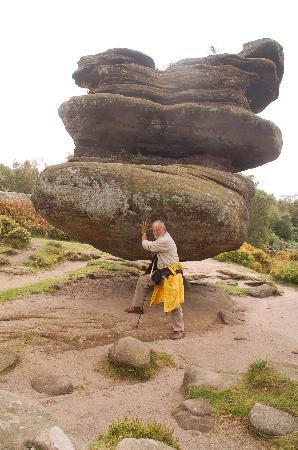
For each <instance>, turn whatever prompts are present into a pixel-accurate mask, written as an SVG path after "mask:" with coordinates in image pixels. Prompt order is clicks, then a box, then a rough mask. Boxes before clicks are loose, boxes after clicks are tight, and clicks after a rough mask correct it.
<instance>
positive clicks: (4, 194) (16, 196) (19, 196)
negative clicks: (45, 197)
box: [0, 191, 32, 204]
mask: <svg viewBox="0 0 298 450" xmlns="http://www.w3.org/2000/svg"><path fill="white" fill-rule="evenodd" d="M30 197H31V196H30V195H29V194H24V193H22V192H8V191H0V200H19V201H21V202H25V203H29V204H31V203H32V202H31V199H30Z"/></svg>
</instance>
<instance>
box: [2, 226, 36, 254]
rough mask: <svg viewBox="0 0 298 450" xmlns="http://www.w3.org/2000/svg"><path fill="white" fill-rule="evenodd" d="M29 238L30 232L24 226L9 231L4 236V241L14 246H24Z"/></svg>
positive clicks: (28, 241)
mask: <svg viewBox="0 0 298 450" xmlns="http://www.w3.org/2000/svg"><path fill="white" fill-rule="evenodd" d="M30 240H31V234H30V233H29V231H27V230H26V229H25V228H24V227H18V226H17V227H16V228H14V229H13V230H11V231H9V232H8V233H7V234H6V236H5V237H4V241H5V242H6V243H7V244H9V245H11V246H12V247H14V248H19V249H22V248H26V247H27V246H28V245H29V243H30Z"/></svg>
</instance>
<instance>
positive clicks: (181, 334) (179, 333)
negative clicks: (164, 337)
mask: <svg viewBox="0 0 298 450" xmlns="http://www.w3.org/2000/svg"><path fill="white" fill-rule="evenodd" d="M184 336H185V333H184V331H173V334H172V336H171V337H170V339H173V340H174V341H175V340H176V339H182V338H184Z"/></svg>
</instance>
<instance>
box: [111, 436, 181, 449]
mask: <svg viewBox="0 0 298 450" xmlns="http://www.w3.org/2000/svg"><path fill="white" fill-rule="evenodd" d="M116 450H174V449H173V447H170V446H169V445H167V444H164V443H163V442H160V441H155V440H154V439H144V438H140V439H135V438H125V439H122V441H121V442H119V444H118V445H117V447H116Z"/></svg>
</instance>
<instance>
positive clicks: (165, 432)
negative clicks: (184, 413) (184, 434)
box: [89, 417, 181, 450]
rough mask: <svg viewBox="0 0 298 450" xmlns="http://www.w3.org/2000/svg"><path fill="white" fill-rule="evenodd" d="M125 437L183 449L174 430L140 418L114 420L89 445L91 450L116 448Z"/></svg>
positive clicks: (178, 449)
mask: <svg viewBox="0 0 298 450" xmlns="http://www.w3.org/2000/svg"><path fill="white" fill-rule="evenodd" d="M125 438H136V439H140V438H146V439H154V440H156V441H160V442H163V443H164V444H167V445H169V446H170V447H173V448H175V449H177V450H181V447H180V446H179V443H178V440H177V439H176V438H175V437H174V436H173V430H171V429H169V428H167V427H165V426H163V425H162V424H160V423H158V422H148V423H143V422H141V421H140V419H138V418H137V419H128V418H127V417H124V419H120V420H117V421H115V422H113V423H112V424H111V425H110V426H109V428H108V429H107V431H106V432H105V433H104V434H102V435H100V436H98V438H97V439H96V441H95V442H94V443H93V444H91V445H90V446H89V449H90V450H115V448H116V447H117V444H118V443H119V442H120V441H122V439H125Z"/></svg>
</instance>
